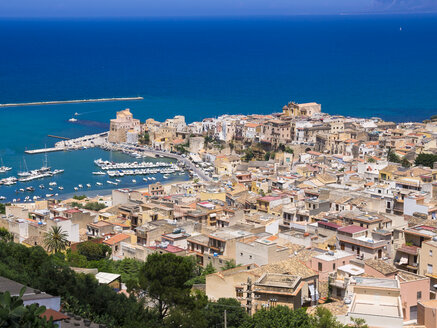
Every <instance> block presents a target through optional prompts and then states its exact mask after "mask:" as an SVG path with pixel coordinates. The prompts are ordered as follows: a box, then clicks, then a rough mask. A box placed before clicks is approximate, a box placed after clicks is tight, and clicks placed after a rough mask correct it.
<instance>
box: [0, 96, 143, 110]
mask: <svg viewBox="0 0 437 328" xmlns="http://www.w3.org/2000/svg"><path fill="white" fill-rule="evenodd" d="M143 99H144V98H143V97H124V98H96V99H76V100H54V101H35V102H26V103H10V104H0V108H1V107H21V106H41V105H60V104H77V103H92V102H106V101H130V100H143Z"/></svg>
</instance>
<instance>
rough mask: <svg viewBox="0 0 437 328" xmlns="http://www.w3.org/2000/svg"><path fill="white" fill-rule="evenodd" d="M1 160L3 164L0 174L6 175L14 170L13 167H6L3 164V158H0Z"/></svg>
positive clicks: (0, 167)
mask: <svg viewBox="0 0 437 328" xmlns="http://www.w3.org/2000/svg"><path fill="white" fill-rule="evenodd" d="M0 160H1V163H2V166H0V173H5V172H7V171H10V170H12V167H7V166H5V165H4V164H3V157H0Z"/></svg>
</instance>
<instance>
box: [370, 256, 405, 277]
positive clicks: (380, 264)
mask: <svg viewBox="0 0 437 328" xmlns="http://www.w3.org/2000/svg"><path fill="white" fill-rule="evenodd" d="M364 263H365V264H366V265H368V266H369V267H371V268H372V269H374V270H376V271H378V272H381V273H382V274H383V275H385V276H386V275H388V274H392V273H396V272H398V269H397V268H396V267H395V266H394V265H392V264H390V263H387V262H384V261H383V260H374V259H367V260H365V261H364Z"/></svg>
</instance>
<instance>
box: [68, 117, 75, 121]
mask: <svg viewBox="0 0 437 328" xmlns="http://www.w3.org/2000/svg"><path fill="white" fill-rule="evenodd" d="M68 122H77V118H74V117H72V118H70V119H69V120H68Z"/></svg>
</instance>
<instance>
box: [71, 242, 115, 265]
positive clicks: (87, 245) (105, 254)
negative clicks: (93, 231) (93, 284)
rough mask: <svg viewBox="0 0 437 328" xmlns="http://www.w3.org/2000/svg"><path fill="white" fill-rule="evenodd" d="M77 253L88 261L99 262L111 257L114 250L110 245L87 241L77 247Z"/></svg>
mask: <svg viewBox="0 0 437 328" xmlns="http://www.w3.org/2000/svg"><path fill="white" fill-rule="evenodd" d="M77 253H78V254H79V255H82V256H85V258H86V259H87V260H88V261H99V260H102V259H108V258H109V257H110V256H111V253H112V250H111V247H109V246H108V245H105V244H98V243H94V242H92V241H86V242H84V243H80V244H79V245H78V246H77Z"/></svg>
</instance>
